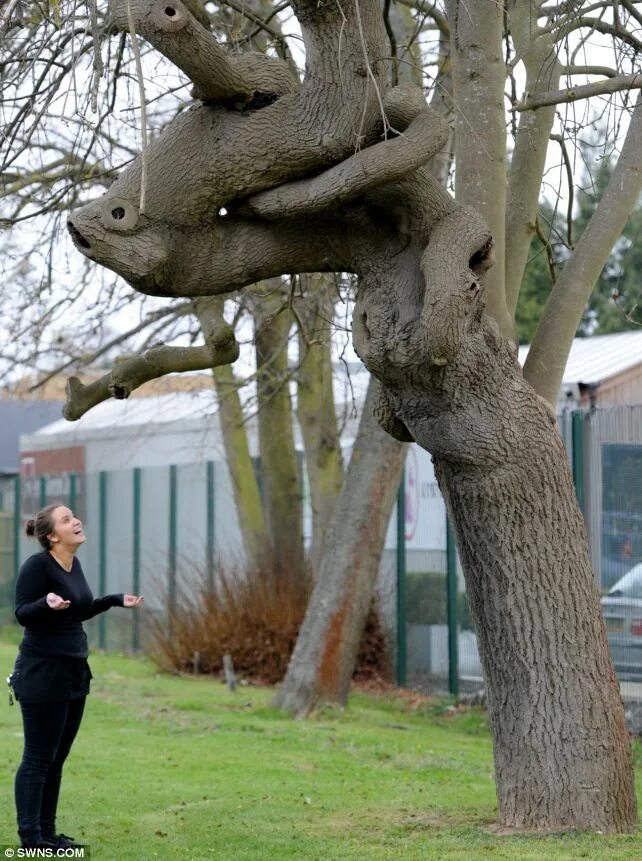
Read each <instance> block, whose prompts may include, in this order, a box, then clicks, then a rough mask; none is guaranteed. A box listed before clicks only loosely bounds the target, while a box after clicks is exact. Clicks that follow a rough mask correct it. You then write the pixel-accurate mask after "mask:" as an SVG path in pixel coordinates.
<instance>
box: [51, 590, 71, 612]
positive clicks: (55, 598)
mask: <svg viewBox="0 0 642 861" xmlns="http://www.w3.org/2000/svg"><path fill="white" fill-rule="evenodd" d="M70 604H71V601H65V600H64V598H61V597H60V595H56V593H55V592H49V594H48V595H47V605H48V606H49V607H51V609H52V610H66V609H67V607H68V606H69V605H70Z"/></svg>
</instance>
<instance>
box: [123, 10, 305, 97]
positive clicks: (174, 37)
mask: <svg viewBox="0 0 642 861" xmlns="http://www.w3.org/2000/svg"><path fill="white" fill-rule="evenodd" d="M128 5H129V7H130V9H131V14H132V17H133V19H134V23H135V27H136V32H137V33H138V34H139V35H141V36H143V37H144V38H145V39H147V41H148V42H149V43H150V44H152V45H153V46H154V47H155V48H156V49H157V50H158V51H160V52H161V53H162V54H163V55H164V56H166V57H167V58H168V59H169V60H171V62H172V63H174V64H175V65H176V66H178V68H179V69H181V70H182V71H183V72H185V74H186V75H187V76H188V78H189V79H190V80H191V81H192V82H193V84H194V86H195V95H196V97H197V98H199V99H201V100H202V101H207V102H221V103H227V102H236V101H240V102H243V101H247V100H249V99H250V98H251V97H252V95H253V93H255V92H266V93H272V94H275V95H284V94H285V93H289V92H293V91H294V89H295V88H296V85H297V82H295V80H294V78H293V76H292V72H291V70H290V68H289V66H288V65H287V64H285V63H283V62H282V61H281V60H276V59H274V58H270V57H266V56H264V55H263V54H242V55H239V56H238V57H233V56H230V55H229V54H228V53H227V51H226V50H225V49H224V48H222V47H221V46H220V45H219V44H218V42H217V40H216V39H215V38H214V36H213V35H212V34H211V33H210V32H208V31H207V30H206V29H205V27H203V26H202V24H200V23H199V22H198V21H197V20H196V19H195V18H194V17H193V15H192V14H191V13H190V12H189V10H188V9H187V8H186V6H185V5H184V4H183V3H182V2H181V0H110V4H109V6H110V11H111V13H112V15H113V16H114V20H115V21H116V24H117V25H118V27H119V28H120V29H121V30H127V29H128V27H129V25H128V14H127V11H128Z"/></svg>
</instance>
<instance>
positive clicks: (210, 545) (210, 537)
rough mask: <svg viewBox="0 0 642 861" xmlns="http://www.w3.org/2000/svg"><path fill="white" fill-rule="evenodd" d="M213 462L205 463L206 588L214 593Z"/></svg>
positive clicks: (214, 508) (214, 467) (214, 500)
mask: <svg viewBox="0 0 642 861" xmlns="http://www.w3.org/2000/svg"><path fill="white" fill-rule="evenodd" d="M215 470H216V466H215V464H214V461H212V460H208V461H207V506H206V509H207V514H206V516H207V588H208V590H209V591H210V592H213V591H214V550H215V547H216V521H215V520H214V518H215V515H216V496H215V483H214V482H215V477H216V474H215Z"/></svg>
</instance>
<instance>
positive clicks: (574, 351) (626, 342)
mask: <svg viewBox="0 0 642 861" xmlns="http://www.w3.org/2000/svg"><path fill="white" fill-rule="evenodd" d="M528 350H529V346H525V347H520V348H519V362H520V364H521V365H523V364H524V362H525V360H526V356H527V355H528ZM640 363H642V330H640V331H635V332H618V333H617V334H615V335H595V336H594V337H592V338H575V340H574V341H573V346H572V347H571V352H570V355H569V357H568V362H567V363H566V369H565V371H564V377H563V379H562V384H563V385H570V384H572V383H585V384H591V383H601V382H603V381H605V380H608V379H610V378H611V377H615V376H616V375H617V374H621V373H622V372H623V371H627V370H629V369H630V368H634V367H635V366H636V365H639V364H640Z"/></svg>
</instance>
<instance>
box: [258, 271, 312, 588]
mask: <svg viewBox="0 0 642 861" xmlns="http://www.w3.org/2000/svg"><path fill="white" fill-rule="evenodd" d="M257 289H258V288H257ZM259 297H260V298H259ZM256 298H257V301H255V302H253V305H254V308H253V317H254V341H255V345H256V380H257V405H258V409H257V420H258V427H259V451H260V459H261V464H260V475H261V483H262V491H263V493H262V496H263V510H264V512H265V518H266V521H267V525H268V532H269V536H270V543H271V552H272V554H273V558H274V562H275V565H276V570H277V571H279V572H281V573H283V575H284V576H286V575H287V576H289V575H291V576H293V577H294V578H295V579H296V580H298V581H300V582H301V581H302V580H303V577H304V575H305V554H304V549H303V507H302V499H303V493H302V489H301V475H300V470H299V463H298V459H297V452H296V446H295V443H294V416H293V411H292V401H291V399H290V389H289V379H290V372H289V368H288V340H289V332H290V322H291V317H290V313H289V311H288V310H287V309H285V310H284V309H283V298H284V295H283V286H282V282H281V281H280V280H278V281H276V280H275V281H273V282H267V283H265V284H263V285H261V289H260V293H259V294H257V297H256Z"/></svg>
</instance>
